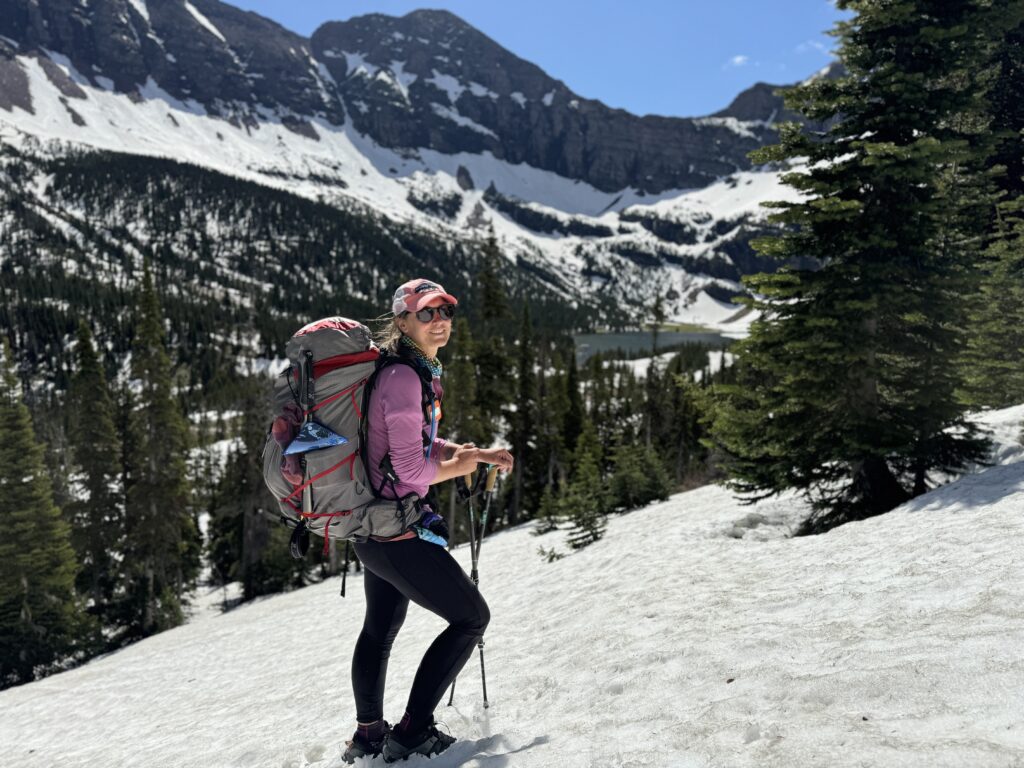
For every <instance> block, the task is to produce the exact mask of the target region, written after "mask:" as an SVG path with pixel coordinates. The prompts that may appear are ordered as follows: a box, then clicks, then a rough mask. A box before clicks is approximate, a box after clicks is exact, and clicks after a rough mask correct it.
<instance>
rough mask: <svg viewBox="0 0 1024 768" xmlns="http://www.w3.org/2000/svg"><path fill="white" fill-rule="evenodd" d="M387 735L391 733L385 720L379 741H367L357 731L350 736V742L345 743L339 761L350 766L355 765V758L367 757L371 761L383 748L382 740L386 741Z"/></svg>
mask: <svg viewBox="0 0 1024 768" xmlns="http://www.w3.org/2000/svg"><path fill="white" fill-rule="evenodd" d="M389 733H391V726H390V725H389V724H388V722H387V721H386V720H385V721H384V733H383V734H382V735H381V737H380V738H379V739H373V740H372V741H367V740H366V739H364V738H363V737H362V736H360V735H359V732H358V731H357V732H356V733H354V734H352V739H351V740H350V741H346V742H345V752H344V753H343V754H342V756H341V759H342V760H344V761H345V762H346V763H348V764H349V765H351V764H353V763H355V761H356V758H357V757H369V758H371V759H372V758H374V757H376V756H377V755H379V754H380V753H381V750H382V749H383V748H384V740H385V739H387V737H388V734H389Z"/></svg>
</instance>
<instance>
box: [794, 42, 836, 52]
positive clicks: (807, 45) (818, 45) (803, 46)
mask: <svg viewBox="0 0 1024 768" xmlns="http://www.w3.org/2000/svg"><path fill="white" fill-rule="evenodd" d="M810 51H817V52H818V53H828V46H827V45H825V43H823V42H821V40H807V41H805V42H803V43H800V45H798V46H797V47H796V52H797V53H809V52H810Z"/></svg>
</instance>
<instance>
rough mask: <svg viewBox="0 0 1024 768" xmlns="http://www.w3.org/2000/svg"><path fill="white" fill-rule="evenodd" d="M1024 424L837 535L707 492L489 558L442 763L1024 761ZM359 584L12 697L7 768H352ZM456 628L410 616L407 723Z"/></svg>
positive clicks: (396, 682) (976, 766)
mask: <svg viewBox="0 0 1024 768" xmlns="http://www.w3.org/2000/svg"><path fill="white" fill-rule="evenodd" d="M1022 418H1024V407H1018V408H1014V409H1009V410H1006V411H999V412H992V413H988V414H985V415H984V417H983V419H982V421H984V422H985V423H986V424H988V425H989V426H990V427H992V428H993V429H994V430H995V431H996V433H997V437H998V438H999V439H1000V440H1003V441H1006V442H1003V443H1002V444H1001V445H1000V446H999V448H998V453H997V455H998V456H1000V458H1001V460H1002V461H1004V462H1006V463H1003V464H1000V465H997V466H995V467H993V468H991V469H988V470H986V471H983V472H981V473H979V474H976V475H972V476H968V477H965V478H963V479H961V480H959V481H958V482H955V483H953V484H951V485H949V486H946V487H944V488H941V489H939V490H936V491H934V492H932V493H929V494H927V495H925V496H922V497H920V498H918V499H915V500H914V501H912V502H910V503H909V504H906V505H904V506H903V507H901V508H899V509H898V510H896V511H894V512H892V513H890V514H888V515H884V516H882V517H879V518H874V519H872V520H868V521H864V522H860V523H855V524H850V525H846V526H843V527H841V528H839V529H836V530H835V531H832V532H831V533H829V534H827V535H824V536H818V537H812V538H801V539H791V538H787V533H788V531H789V529H790V527H791V526H792V524H793V523H794V522H795V521H796V520H797V519H798V518H799V516H800V515H801V514H802V513H803V510H802V509H801V508H800V505H799V504H798V503H796V502H794V501H792V500H787V499H783V500H776V501H773V502H771V503H764V504H760V505H758V506H757V507H754V508H750V507H742V506H740V505H738V504H737V502H736V501H735V500H734V499H733V498H732V497H731V496H730V495H729V494H728V493H726V492H725V491H723V490H722V489H720V488H717V487H705V488H700V489H697V490H695V491H691V492H689V493H684V494H679V495H677V496H674V497H673V498H671V499H670V500H668V501H667V502H664V503H661V504H656V505H652V506H650V507H648V508H646V509H643V510H640V511H638V512H634V513H632V514H630V515H626V516H623V517H619V518H616V519H614V520H612V522H611V525H610V526H609V531H608V535H607V537H606V538H605V539H603V540H602V541H600V542H598V543H597V544H594V545H593V546H591V547H589V548H587V549H585V550H583V551H581V552H579V553H576V554H573V555H570V556H568V557H566V558H564V559H562V560H559V561H556V562H554V563H547V562H544V561H542V560H541V558H540V557H538V556H537V554H536V549H537V546H538V545H539V544H542V545H544V546H546V547H551V546H557V547H559V548H560V549H563V550H564V545H562V542H561V535H560V534H557V533H553V534H548V535H546V536H544V537H540V538H537V537H534V536H531V535H530V533H529V530H528V529H527V528H525V527H524V528H520V529H517V530H514V531H510V532H507V533H503V534H499V535H496V536H494V537H492V538H490V539H488V540H486V541H485V543H484V547H483V553H482V556H481V576H482V588H483V590H484V593H485V595H486V597H487V599H488V601H489V603H490V605H491V609H492V613H493V621H492V623H491V626H490V629H489V630H488V634H487V645H486V653H487V672H488V679H487V683H488V692H489V694H490V700H491V706H490V709H487V710H485V709H484V708H483V707H482V702H481V692H480V674H479V667H478V664H477V659H476V658H473V659H472V660H471V662H470V664H469V665H468V666H467V668H466V670H465V672H464V674H463V675H462V677H461V678H460V679H459V684H458V689H457V695H456V699H455V706H454V707H451V708H447V707H445V706H444V705H443V704H442V706H441V708H440V709H439V711H438V716H439V719H441V720H443V721H444V722H445V723H447V725H448V726H449V727H450V728H451V730H452V732H453V733H455V734H457V735H458V736H459V741H458V742H457V743H456V744H455V745H454V746H453V747H452V748H451V749H450V750H449V751H448V752H447V753H445V754H444V755H442V756H440V757H438V758H436V759H434V760H432V761H431V762H430V763H429V765H431V766H436V767H437V768H442V767H443V766H460V765H461V766H487V767H489V766H495V767H496V766H516V768H540V767H542V766H543V767H544V768H548V767H549V766H552V765H558V766H559V767H560V768H574V767H577V766H579V767H581V768H582V767H583V766H588V767H589V766H618V767H619V768H627V767H638V766H679V767H685V768H688V767H690V766H693V767H694V768H696V767H697V766H728V767H730V768H739V767H743V766H750V767H751V768H753V767H755V766H756V767H757V768H763V767H765V766H779V767H780V768H811V767H814V768H817V767H819V766H858V768H867V767H869V766H878V767H879V768H883V767H884V768H900V767H902V766H906V767H908V768H909V767H910V766H913V767H914V768H920V767H922V766H928V767H929V768H939V767H942V766H949V767H950V768H953V767H954V766H956V767H960V766H971V767H972V768H987V767H989V766H991V767H992V768H996V767H999V768H1011V767H1012V766H1021V765H1024V718H1022V714H1024V659H1022V656H1021V648H1022V647H1024V578H1022V577H1024V567H1022V565H1021V558H1020V554H1019V551H1020V544H1019V542H1020V540H1021V537H1022V536H1024V517H1022V515H1021V508H1022V505H1024V461H1022V459H1024V451H1022V450H1021V447H1020V446H1019V445H1017V444H1015V443H1014V442H1012V441H1013V440H1015V439H1016V436H1017V435H1018V434H1019V427H1020V423H1021V419H1022ZM456 555H457V557H458V558H459V560H460V561H461V562H462V563H463V564H464V565H466V566H467V567H468V552H467V550H466V548H465V547H460V548H458V549H457V551H456ZM359 587H360V578H359V577H358V576H357V577H354V578H351V579H350V580H349V589H350V593H349V597H348V598H346V599H345V600H342V599H340V598H339V597H338V594H337V592H338V580H337V579H334V580H331V581H329V582H327V583H324V584H321V585H318V586H314V587H310V588H307V589H304V590H301V591H299V592H295V593H292V594H288V595H283V596H278V597H274V598H269V599H265V600H263V601H260V602H257V603H255V604H251V605H248V606H245V607H242V608H239V609H237V610H235V611H233V612H230V613H228V614H225V615H222V616H217V617H214V618H206V619H204V620H203V621H197V622H194V623H192V624H189V625H186V626H183V627H180V628H178V629H176V630H172V631H170V632H165V633H163V634H161V635H158V636H156V637H153V638H151V639H149V640H146V641H143V642H141V643H138V644H136V645H134V646H132V647H130V648H127V649H125V650H123V651H121V652H119V653H116V654H112V655H110V656H107V657H105V658H102V659H98V660H96V661H94V662H92V663H90V664H87V665H86V666H84V667H82V668H79V669H76V670H73V671H70V672H66V673H63V674H60V675H57V676H54V677H51V678H49V679H46V680H42V681H40V682H37V683H33V684H30V685H25V686H22V687H20V688H15V689H12V690H8V691H5V692H3V693H0V711H2V712H3V717H0V743H2V744H3V745H4V749H3V750H2V752H0V766H4V768H34V767H35V766H39V767H40V768H51V767H52V766H61V768H74V767H76V766H97V767H102V768H120V767H121V766H124V767H125V768H128V767H132V768H136V767H139V768H142V767H145V768H156V767H159V768H191V767H195V768H214V767H218V768H219V767H220V766H224V767H225V768H226V767H228V766H239V767H242V766H244V767H245V768H257V767H262V766H267V768H301V767H303V766H316V768H337V767H338V766H340V765H342V763H341V761H340V754H341V750H342V743H343V741H344V739H345V738H347V737H348V736H349V735H350V732H351V730H352V727H353V704H352V702H351V700H350V693H349V686H348V663H349V652H350V649H351V647H352V645H353V643H354V641H355V638H356V634H357V633H358V630H359V622H360V618H361V613H362V603H363V598H362V595H361V590H360V589H359ZM440 628H441V624H440V622H439V621H438V620H437V619H435V618H434V617H433V616H430V615H427V614H425V612H423V611H421V610H416V609H413V610H411V611H410V614H409V618H408V620H407V622H406V625H405V627H404V628H403V631H402V633H401V634H400V635H399V638H398V641H397V644H396V647H395V650H394V653H393V654H392V658H391V667H390V670H391V674H390V681H389V686H388V695H387V699H386V712H387V716H388V717H389V718H390V719H392V720H394V719H396V718H398V717H400V716H401V712H402V710H403V707H404V697H405V694H406V692H407V690H408V686H409V684H410V682H411V679H412V675H413V671H414V669H415V666H416V664H417V662H418V659H419V655H420V654H421V653H422V652H423V651H424V649H425V648H426V646H427V644H428V643H429V641H430V638H431V637H432V636H433V635H434V633H436V632H437V631H439V630H440ZM378 763H380V764H382V763H381V761H379V760H378V761H377V763H373V764H375V765H376V764H378ZM363 764H364V765H365V764H368V763H365V762H364V763H363ZM426 764H427V763H425V762H424V760H423V759H421V758H417V759H414V760H411V761H410V762H409V763H406V765H409V766H410V768H411V767H412V766H414V765H426Z"/></svg>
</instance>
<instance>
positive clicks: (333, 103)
mask: <svg viewBox="0 0 1024 768" xmlns="http://www.w3.org/2000/svg"><path fill="white" fill-rule="evenodd" d="M0 35H2V36H3V37H6V38H8V40H9V41H11V42H13V43H14V46H13V47H12V46H11V45H8V46H7V52H6V58H8V59H9V58H10V56H11V54H12V52H13V51H14V50H16V51H18V52H20V53H23V54H24V53H31V52H33V51H35V52H40V53H41V52H43V51H47V52H52V53H56V54H58V55H60V56H63V57H66V58H67V59H68V60H69V61H70V63H71V64H72V65H73V66H74V68H75V69H76V70H77V72H78V73H79V74H80V75H81V77H82V78H84V79H85V80H87V81H88V82H89V83H90V84H92V85H95V86H99V87H105V88H108V89H112V90H116V91H118V92H121V93H129V94H131V93H137V94H139V95H140V97H141V95H142V94H143V93H146V92H147V90H146V89H147V87H148V88H149V89H150V91H151V90H152V88H153V86H157V87H159V88H160V89H161V90H162V91H164V92H165V93H167V94H168V95H170V96H172V97H173V98H175V99H178V100H180V101H182V102H185V103H187V104H193V105H195V106H196V107H197V108H201V109H203V110H205V111H206V112H207V113H209V114H211V115H214V116H218V117H224V118H226V119H231V120H254V119H257V118H258V117H259V116H260V115H261V109H262V110H270V111H272V112H275V113H276V114H277V115H278V116H284V115H290V116H293V117H295V118H298V117H299V116H323V117H326V118H327V119H330V120H331V121H332V122H335V123H338V124H340V123H342V122H343V121H344V110H343V109H342V107H341V104H340V102H339V100H338V98H337V96H336V94H334V93H332V91H331V89H330V88H327V87H325V84H324V82H323V80H322V79H321V77H320V72H319V68H318V66H317V64H316V62H314V61H313V60H312V58H311V56H310V51H309V41H308V40H306V39H305V38H303V37H301V36H299V35H296V34H294V33H292V32H289V31H288V30H286V29H284V28H283V27H281V26H279V25H278V24H275V23H273V22H271V21H269V20H267V19H264V18H263V17H261V16H258V15H257V14H254V13H247V12H245V11H240V10H238V9H237V8H234V7H232V6H230V5H226V4H224V3H219V2H215V1H212V0H195V1H194V2H189V1H187V0H160V1H159V2H153V0H149V2H146V1H145V0H93V1H92V2H90V3H89V4H88V5H85V4H83V3H81V2H79V0H41V1H39V2H37V0H0Z"/></svg>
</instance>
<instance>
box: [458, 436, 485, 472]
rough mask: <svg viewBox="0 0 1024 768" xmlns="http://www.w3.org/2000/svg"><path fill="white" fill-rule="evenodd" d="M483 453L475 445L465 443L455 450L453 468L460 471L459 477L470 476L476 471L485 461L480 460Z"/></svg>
mask: <svg viewBox="0 0 1024 768" xmlns="http://www.w3.org/2000/svg"><path fill="white" fill-rule="evenodd" d="M481 453H482V451H481V450H480V449H479V448H477V447H476V446H475V445H473V443H463V444H462V445H459V446H456V448H455V450H454V451H452V458H451V460H452V462H454V463H453V464H452V467H453V468H454V469H456V470H458V472H457V474H458V475H468V474H469V473H470V472H475V471H476V465H477V464H479V463H480V462H481V461H483V459H481V458H480V454H481Z"/></svg>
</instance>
